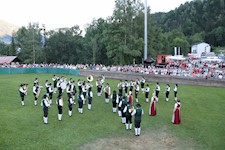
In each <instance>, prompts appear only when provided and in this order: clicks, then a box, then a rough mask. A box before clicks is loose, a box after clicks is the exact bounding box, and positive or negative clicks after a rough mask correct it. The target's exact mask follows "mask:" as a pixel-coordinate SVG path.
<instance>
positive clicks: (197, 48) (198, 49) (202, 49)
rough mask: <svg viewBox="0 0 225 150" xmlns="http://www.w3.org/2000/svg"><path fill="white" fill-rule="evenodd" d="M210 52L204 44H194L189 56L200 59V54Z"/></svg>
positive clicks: (206, 44) (209, 48) (208, 47)
mask: <svg viewBox="0 0 225 150" xmlns="http://www.w3.org/2000/svg"><path fill="white" fill-rule="evenodd" d="M210 51H211V46H210V45H209V44H208V43H205V42H201V43H195V44H193V45H192V46H191V54H194V55H196V57H198V58H200V57H201V55H202V54H206V53H209V52H210Z"/></svg>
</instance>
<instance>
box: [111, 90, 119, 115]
mask: <svg viewBox="0 0 225 150" xmlns="http://www.w3.org/2000/svg"><path fill="white" fill-rule="evenodd" d="M111 99H112V106H113V108H112V110H113V112H114V113H116V104H118V101H119V96H118V95H117V93H116V91H115V90H114V91H113V94H112V95H111Z"/></svg>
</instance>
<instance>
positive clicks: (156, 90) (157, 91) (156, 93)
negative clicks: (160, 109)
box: [155, 82, 160, 102]
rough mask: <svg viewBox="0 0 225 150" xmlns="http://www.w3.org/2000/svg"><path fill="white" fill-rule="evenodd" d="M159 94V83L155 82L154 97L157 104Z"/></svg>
mask: <svg viewBox="0 0 225 150" xmlns="http://www.w3.org/2000/svg"><path fill="white" fill-rule="evenodd" d="M159 92H160V86H159V82H157V83H156V87H155V96H156V97H157V102H158V101H159Z"/></svg>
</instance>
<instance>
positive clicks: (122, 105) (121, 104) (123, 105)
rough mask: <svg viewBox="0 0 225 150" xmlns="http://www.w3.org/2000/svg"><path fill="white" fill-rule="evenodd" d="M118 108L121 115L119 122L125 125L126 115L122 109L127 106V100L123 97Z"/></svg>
mask: <svg viewBox="0 0 225 150" xmlns="http://www.w3.org/2000/svg"><path fill="white" fill-rule="evenodd" d="M119 106H120V107H121V109H120V110H121V113H122V116H121V120H122V123H123V124H125V123H126V115H125V113H126V112H124V108H125V107H126V106H127V98H126V97H125V96H123V99H122V101H120V103H119Z"/></svg>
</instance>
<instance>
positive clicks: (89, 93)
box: [88, 86, 93, 110]
mask: <svg viewBox="0 0 225 150" xmlns="http://www.w3.org/2000/svg"><path fill="white" fill-rule="evenodd" d="M92 98H93V92H92V86H90V87H88V109H89V110H91V104H92Z"/></svg>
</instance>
